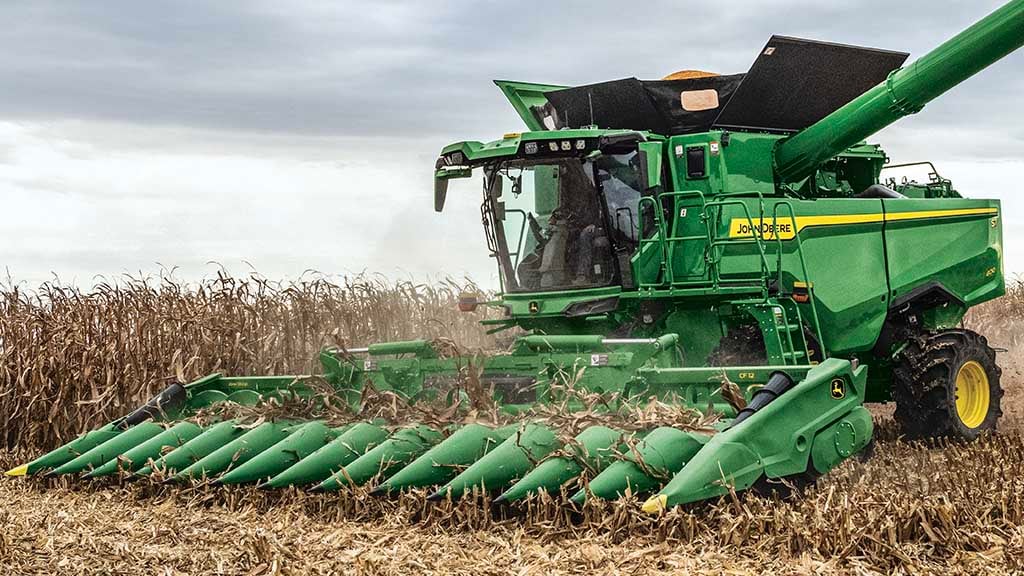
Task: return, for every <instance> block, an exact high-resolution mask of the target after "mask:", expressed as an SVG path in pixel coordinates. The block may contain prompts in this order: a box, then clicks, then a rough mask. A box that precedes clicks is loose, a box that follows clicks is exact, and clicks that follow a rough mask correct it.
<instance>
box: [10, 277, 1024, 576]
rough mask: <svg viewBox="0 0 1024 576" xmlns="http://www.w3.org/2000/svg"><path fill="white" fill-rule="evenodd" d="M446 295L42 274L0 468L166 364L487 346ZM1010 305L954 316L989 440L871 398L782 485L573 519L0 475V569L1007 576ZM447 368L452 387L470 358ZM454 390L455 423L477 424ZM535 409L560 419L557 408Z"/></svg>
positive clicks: (145, 383) (14, 341)
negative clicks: (872, 429)
mask: <svg viewBox="0 0 1024 576" xmlns="http://www.w3.org/2000/svg"><path fill="white" fill-rule="evenodd" d="M459 290H461V287H460V286H458V285H456V284H455V283H449V284H446V285H442V286H439V287H428V286H414V285H411V284H399V285H394V284H387V283H384V282H381V281H377V280H368V279H366V278H357V279H353V280H350V281H348V282H345V283H342V284H331V283H329V282H327V281H326V280H320V279H317V280H315V281H311V282H307V283H300V284H296V285H287V286H282V285H273V284H270V283H268V282H266V281H264V280H262V279H258V278H251V279H244V280H240V279H233V278H227V277H220V278H217V279H214V280H211V281H209V282H206V283H204V284H201V285H199V286H182V285H179V284H175V283H173V282H169V281H166V280H165V281H159V282H152V281H148V282H147V281H133V282H131V283H129V284H127V285H122V286H108V285H102V286H100V287H98V288H97V289H96V290H94V291H92V292H89V293H82V292H79V291H76V290H73V289H68V288H63V287H58V286H55V285H47V286H44V287H43V289H42V290H40V291H39V292H38V293H37V294H34V295H28V294H26V293H24V292H21V291H20V290H7V291H5V292H4V293H3V294H2V298H3V300H2V301H3V304H0V306H2V308H0V345H2V353H3V356H2V362H0V370H3V372H2V373H0V378H2V380H0V425H2V426H3V428H0V431H2V432H3V434H4V436H3V438H4V439H5V441H6V443H7V446H8V448H9V450H11V451H9V452H6V453H4V452H0V465H3V466H6V465H8V464H13V463H14V462H17V461H20V458H19V456H22V454H19V453H16V452H15V451H14V450H15V448H13V447H14V446H19V447H18V448H17V450H18V451H23V450H25V448H26V447H28V448H30V449H35V448H40V447H42V448H46V447H50V446H53V445H54V444H56V443H57V442H60V441H63V440H64V439H66V438H67V437H68V436H70V435H71V434H73V433H75V432H78V431H80V430H84V429H87V428H90V427H94V426H96V425H97V424H98V423H101V422H102V421H105V420H109V419H110V418H112V417H115V416H117V415H120V414H121V413H122V412H123V411H124V409H125V408H126V407H127V406H132V405H134V404H137V403H138V402H139V401H141V400H143V399H145V398H147V397H148V396H149V395H150V394H151V393H152V392H153V391H154V390H156V389H158V388H160V387H162V386H163V385H164V383H165V382H166V380H167V379H168V378H173V377H175V376H178V375H179V373H180V375H184V376H186V377H189V376H196V375H200V374H202V373H204V372H209V371H212V370H224V371H228V372H232V373H239V374H244V373H261V372H262V373H273V372H278V373H282V372H299V371H305V370H309V369H311V368H313V367H312V366H310V365H309V359H310V358H312V357H313V356H314V355H315V352H316V350H317V349H318V348H319V347H320V346H321V345H322V344H326V343H330V342H333V341H336V340H344V341H345V342H346V343H349V344H352V345H356V344H361V343H363V342H368V341H371V340H382V339H394V338H405V337H413V336H426V337H434V338H448V339H450V340H451V341H455V342H459V343H460V344H462V345H463V346H471V347H474V348H494V347H495V343H494V342H493V341H492V340H490V339H489V337H487V336H485V335H484V334H483V331H482V330H480V329H479V328H478V327H476V326H474V325H473V323H474V322H475V321H476V320H478V319H479V318H480V317H479V316H475V317H474V315H463V314H459V313H456V312H453V311H452V310H454V308H455V301H456V299H457V293H458V291H459ZM1022 312H1024V285H1022V284H1019V283H1018V284H1015V285H1012V286H1010V287H1009V294H1008V296H1007V297H1006V298H1003V299H1001V300H998V301H995V302H992V303H988V304H986V305H983V306H981V307H979V308H978V309H976V310H972V312H971V315H970V317H969V318H968V323H969V324H970V325H972V327H974V328H975V329H980V330H982V331H984V332H985V333H987V334H989V335H990V339H991V340H992V341H993V342H994V343H995V344H996V345H1001V346H1004V347H1006V348H1007V349H1008V352H1005V353H1002V354H1000V362H1001V364H1002V365H1003V366H1004V381H1003V384H1004V386H1005V387H1006V389H1007V393H1006V397H1005V398H1004V402H1003V405H1004V412H1005V414H1006V415H1005V416H1004V419H1003V421H1002V423H1001V429H1002V432H1001V433H1000V434H999V435H998V436H994V437H990V438H986V439H983V440H981V441H979V442H976V443H973V444H955V443H953V444H951V443H946V442H938V441H936V442H930V443H906V442H903V441H901V440H900V439H899V436H898V430H896V429H895V427H894V425H893V423H892V421H891V420H890V419H889V418H888V416H887V414H886V412H887V411H886V410H885V409H884V408H883V409H880V410H877V411H876V416H877V419H878V421H879V422H878V424H879V428H878V430H877V431H876V437H877V442H876V444H875V448H874V450H873V454H872V455H871V457H870V458H869V459H854V460H851V461H849V462H847V463H845V464H844V465H842V466H841V467H840V468H839V469H837V470H835V471H833V472H832V473H830V474H829V475H828V476H826V477H825V478H823V479H821V480H819V482H818V483H817V485H816V486H814V487H812V488H810V489H807V490H805V491H804V492H803V493H802V494H801V495H799V496H797V497H790V498H786V499H780V498H778V497H774V496H766V495H756V494H753V493H749V494H748V493H743V494H739V495H733V496H732V497H727V498H723V499H722V500H721V501H719V502H716V503H711V504H704V505H702V506H700V507H697V508H687V509H684V508H677V509H672V510H670V511H668V512H667V513H665V514H663V515H661V516H657V517H651V516H647V515H641V514H639V513H638V510H639V507H638V503H637V502H636V501H630V500H629V499H626V500H624V501H617V502H601V501H592V502H588V504H586V505H585V507H584V508H582V509H576V510H574V509H572V507H571V506H568V505H566V504H565V503H564V502H558V501H557V500H560V499H561V498H560V497H557V496H556V497H539V498H532V499H529V500H528V501H527V502H525V503H524V504H523V505H522V506H519V507H515V508H509V507H502V506H495V505H493V504H491V503H490V502H489V501H488V500H487V498H486V497H485V496H484V495H477V497H476V498H471V499H467V500H463V501H461V502H456V503H452V502H440V503H427V502H425V501H424V498H423V496H424V495H423V494H422V493H417V492H410V493H405V494H401V495H399V496H396V497H392V498H380V497H374V496H371V495H370V494H369V493H368V491H367V490H365V489H354V490H346V491H342V492H339V493H335V494H330V495H323V494H310V493H306V492H300V491H297V490H293V489H290V490H285V491H275V492H265V491H260V490H256V489H254V488H251V487H231V488H223V487H220V488H215V487H211V486H209V485H207V484H205V483H196V484H193V485H192V486H187V487H169V486H166V485H160V484H157V483H154V482H149V481H133V482H119V481H113V482H106V483H99V484H97V483H93V484H90V483H83V482H69V481H68V480H67V479H64V478H60V479H50V480H45V481H30V482H10V481H7V482H0V502H2V503H0V567H5V568H7V571H11V572H13V573H45V572H55V573H61V572H71V573H82V574H129V573H131V574H137V573H155V574H208V573H224V574H332V573H370V574H408V573H438V574H508V573H517V574H532V573H537V574H542V573H543V574H563V573H564V574H569V573H592V572H599V573H612V574H614V573H630V574H643V573H651V572H661V571H668V572H677V573H688V574H721V573H779V574H783V573H785V574H790V573H791V574H811V573H850V574H874V573H881V574H889V573H906V574H914V573H936V572H939V573H944V574H958V573H964V574H978V573H993V574H997V573H1007V572H1017V571H1021V570H1024V560H1022V558H1024V437H1022V435H1021V433H1020V430H1021V426H1020V425H1021V422H1022V420H1021V415H1022V414H1024V412H1022V410H1021V406H1022V405H1024V394H1022V393H1021V392H1020V391H1019V388H1018V385H1017V384H1018V382H1019V379H1020V369H1021V368H1022V367H1024V362H1022V361H1021V358H1022V357H1021V356H1020V355H1019V353H1018V352H1017V350H1018V349H1019V347H1018V340H1019V339H1020V338H1021V337H1022V336H1024V330H1022V327H1021V326H1020V325H1019V324H1018V323H1019V322H1020V320H1019V319H1020V318H1024V314H1022ZM467 376H468V385H469V386H470V387H471V386H472V380H473V379H472V370H471V369H469V370H468V371H467ZM726 387H727V383H723V389H724V388H726ZM471 397H472V398H474V402H475V403H476V404H478V405H475V406H474V408H475V411H474V414H475V416H474V417H477V418H479V419H481V420H487V419H488V418H492V417H497V416H496V415H495V414H494V413H493V412H492V411H491V410H490V408H489V407H488V406H487V404H486V402H485V401H484V400H483V399H480V398H479V397H478V396H477V395H476V394H472V395H471ZM583 400H585V401H589V402H594V403H597V402H600V401H601V399H600V398H589V399H588V398H583ZM366 405H367V407H369V408H371V409H373V410H375V411H376V414H377V415H379V416H382V417H385V418H388V419H394V420H396V421H400V420H402V419H405V418H410V417H414V418H422V419H428V420H429V419H434V420H435V421H436V422H443V421H445V418H451V417H452V415H450V414H447V413H440V412H437V411H430V409H429V408H427V407H424V408H418V409H415V410H418V412H402V410H412V409H411V408H408V407H405V408H402V407H400V406H399V405H398V404H396V403H395V402H393V401H391V400H390V399H389V398H388V397H387V395H386V394H384V393H381V394H380V395H377V396H372V397H368V398H366ZM292 409H295V407H294V406H292V407H288V406H282V407H279V408H278V410H280V411H287V410H292ZM266 415H267V414H266V413H264V414H263V416H264V417H265V416H266ZM271 415H272V414H271ZM536 416H537V417H542V418H547V419H548V420H549V421H550V422H557V423H559V424H560V425H561V426H562V427H564V428H566V429H570V430H571V429H572V428H573V426H574V421H573V420H567V419H566V418H567V416H566V415H565V414H564V413H563V412H561V411H560V410H559V409H558V406H549V407H544V408H542V409H540V412H538V414H536ZM254 417H258V416H256V415H254ZM337 417H339V418H344V417H346V416H345V415H344V414H342V413H339V414H338V415H337ZM579 417H581V416H580V415H576V416H574V418H579ZM608 417H616V418H617V419H618V422H620V423H621V422H622V421H623V420H628V419H645V420H646V421H648V422H666V423H669V422H670V423H674V424H675V425H680V424H685V425H690V426H695V427H699V426H703V425H706V424H707V421H705V420H702V419H701V418H700V415H693V414H682V413H677V412H673V411H672V410H671V407H668V406H664V405H658V404H652V405H650V406H645V407H641V408H638V409H636V411H635V412H632V413H628V414H626V413H623V414H617V415H613V416H608V415H606V414H598V413H597V411H593V412H590V413H589V414H587V413H584V415H582V418H608ZM57 433H63V436H62V437H58V436H56V434H57ZM778 488H779V489H780V490H779V492H787V491H788V490H787V489H786V487H785V486H779V487H778Z"/></svg>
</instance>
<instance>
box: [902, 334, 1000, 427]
mask: <svg viewBox="0 0 1024 576" xmlns="http://www.w3.org/2000/svg"><path fill="white" fill-rule="evenodd" d="M1001 375H1002V370H1000V369H999V366H998V365H997V364H996V353H995V350H993V349H992V347H991V346H989V345H988V341H987V340H986V339H985V337H984V336H982V335H980V334H977V333H975V332H972V331H970V330H946V331H942V332H930V333H926V334H922V335H919V336H915V337H912V338H911V339H910V340H909V341H908V342H907V345H906V346H905V347H904V349H903V350H902V351H901V352H900V353H899V354H898V356H897V363H896V366H895V367H894V370H893V376H894V382H893V397H894V399H895V400H896V413H895V418H896V421H897V422H898V423H899V424H900V427H901V428H902V430H903V433H904V434H905V435H906V436H907V437H909V438H926V437H949V438H958V439H962V440H975V439H976V438H978V437H979V436H981V435H982V434H984V433H985V432H989V431H994V430H995V429H996V422H997V421H998V420H999V417H1000V416H1002V414H1003V412H1002V410H1001V408H1000V400H1001V399H1002V397H1003V389H1002V386H1001V385H1000V383H999V378H1000V376H1001Z"/></svg>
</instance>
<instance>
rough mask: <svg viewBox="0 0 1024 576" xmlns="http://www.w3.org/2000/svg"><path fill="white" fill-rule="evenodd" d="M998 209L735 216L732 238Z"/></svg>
mask: <svg viewBox="0 0 1024 576" xmlns="http://www.w3.org/2000/svg"><path fill="white" fill-rule="evenodd" d="M998 213H999V210H998V209H996V208H956V209H949V210H919V211H916V212H889V213H884V214H883V213H881V212H877V213H874V214H829V215H826V216H797V217H796V225H795V226H794V224H793V218H791V217H788V216H787V217H785V218H780V219H779V222H778V224H776V223H775V219H774V218H751V219H749V220H748V219H746V218H733V219H732V220H730V221H729V237H730V238H744V237H748V236H751V234H752V230H751V223H753V229H754V230H757V231H758V232H759V235H760V236H761V238H763V239H765V240H775V239H776V236H775V235H776V234H778V238H781V239H782V240H790V239H792V238H794V237H795V236H796V234H797V233H798V232H800V231H801V230H803V229H804V228H807V227H809V226H840V225H847V224H872V223H877V222H896V221H900V220H923V219H926V218H949V217H953V216H981V215H986V216H987V215H993V214H998Z"/></svg>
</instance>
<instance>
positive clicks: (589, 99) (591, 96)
mask: <svg viewBox="0 0 1024 576" xmlns="http://www.w3.org/2000/svg"><path fill="white" fill-rule="evenodd" d="M587 102H588V103H589V104H590V125H591V126H592V127H594V128H597V125H596V124H594V93H593V92H591V91H590V90H587Z"/></svg>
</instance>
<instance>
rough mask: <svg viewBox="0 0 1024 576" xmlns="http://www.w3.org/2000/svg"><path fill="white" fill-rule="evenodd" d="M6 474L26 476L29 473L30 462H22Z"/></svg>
mask: <svg viewBox="0 0 1024 576" xmlns="http://www.w3.org/2000/svg"><path fill="white" fill-rule="evenodd" d="M5 474H6V475H7V476H24V475H25V474H28V464H22V465H21V466H18V467H17V468H12V469H10V470H8V471H7V472H5Z"/></svg>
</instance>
